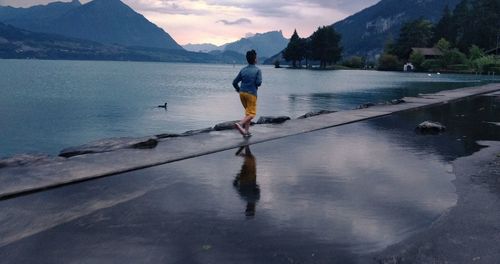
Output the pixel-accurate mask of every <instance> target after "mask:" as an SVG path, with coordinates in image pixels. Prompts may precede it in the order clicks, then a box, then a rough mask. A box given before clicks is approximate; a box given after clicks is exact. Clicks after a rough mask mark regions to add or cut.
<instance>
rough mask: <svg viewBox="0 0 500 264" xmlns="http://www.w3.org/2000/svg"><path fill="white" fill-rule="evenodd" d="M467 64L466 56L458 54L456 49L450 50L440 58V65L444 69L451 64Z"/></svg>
mask: <svg viewBox="0 0 500 264" xmlns="http://www.w3.org/2000/svg"><path fill="white" fill-rule="evenodd" d="M466 62H467V56H465V54H463V53H462V52H460V51H459V50H458V49H456V48H455V49H451V50H448V51H446V52H444V53H443V57H442V58H441V65H442V66H443V67H444V68H445V67H446V66H447V65H451V64H464V63H466Z"/></svg>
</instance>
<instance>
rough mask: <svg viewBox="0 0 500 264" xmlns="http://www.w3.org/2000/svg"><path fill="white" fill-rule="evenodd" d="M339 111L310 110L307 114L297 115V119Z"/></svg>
mask: <svg viewBox="0 0 500 264" xmlns="http://www.w3.org/2000/svg"><path fill="white" fill-rule="evenodd" d="M335 112H337V111H330V110H320V111H316V112H309V113H307V114H305V115H301V116H299V117H297V119H304V118H309V117H312V116H318V115H324V114H331V113H335Z"/></svg>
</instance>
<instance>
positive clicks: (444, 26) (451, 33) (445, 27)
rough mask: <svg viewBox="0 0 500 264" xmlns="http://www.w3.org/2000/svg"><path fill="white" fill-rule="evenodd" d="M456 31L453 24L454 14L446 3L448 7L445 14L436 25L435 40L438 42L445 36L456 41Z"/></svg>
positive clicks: (444, 11)
mask: <svg viewBox="0 0 500 264" xmlns="http://www.w3.org/2000/svg"><path fill="white" fill-rule="evenodd" d="M455 32H456V30H455V27H454V24H453V15H452V13H451V11H450V7H449V6H448V5H446V7H445V8H444V10H443V16H442V17H441V19H440V20H439V22H438V23H437V24H436V26H435V27H434V41H433V42H437V41H439V40H440V39H443V38H444V39H448V40H451V41H453V42H454V41H455V39H456V35H455Z"/></svg>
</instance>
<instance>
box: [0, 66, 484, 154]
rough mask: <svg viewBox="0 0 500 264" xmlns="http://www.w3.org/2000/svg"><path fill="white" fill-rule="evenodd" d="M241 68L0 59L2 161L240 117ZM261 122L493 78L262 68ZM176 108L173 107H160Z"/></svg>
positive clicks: (430, 91)
mask: <svg viewBox="0 0 500 264" xmlns="http://www.w3.org/2000/svg"><path fill="white" fill-rule="evenodd" d="M241 67H242V65H212V64H179V63H148V62H96V61H36V60H0V92H1V96H0V113H1V115H0V157H6V156H12V155H14V154H19V153H48V154H52V155H56V154H57V153H58V152H59V151H60V150H61V149H63V148H65V147H69V146H75V145H80V144H84V143H88V142H90V141H93V140H97V139H102V138H110V137H140V136H148V135H155V134H159V133H179V132H184V131H186V130H192V129H199V128H204V127H210V126H213V125H215V124H216V123H218V122H223V121H228V120H237V119H240V118H241V117H242V115H243V111H242V108H241V105H240V102H239V98H238V96H237V94H236V93H235V92H234V90H233V88H232V86H231V81H232V79H233V78H234V77H235V76H236V74H237V73H238V71H239V69H240V68H241ZM259 67H261V69H262V72H263V79H264V84H263V86H262V87H261V88H260V89H259V105H258V116H261V115H266V116H269V115H287V116H290V117H292V118H295V117H298V116H300V115H302V114H304V113H307V112H310V111H318V110H345V109H352V108H355V107H356V106H357V105H359V104H363V103H367V102H373V103H378V102H384V101H387V100H390V99H396V98H401V97H404V96H415V95H417V94H418V93H432V92H437V91H441V90H445V89H453V88H459V87H465V86H475V85H483V84H484V83H485V82H486V79H487V78H488V77H487V76H473V75H448V74H446V75H445V74H441V75H437V74H432V75H431V76H429V75H427V74H420V73H394V72H376V71H308V70H290V69H274V68H273V67H272V66H262V65H261V66H259ZM165 102H168V110H167V111H165V109H161V108H158V107H157V106H158V105H160V104H164V103H165Z"/></svg>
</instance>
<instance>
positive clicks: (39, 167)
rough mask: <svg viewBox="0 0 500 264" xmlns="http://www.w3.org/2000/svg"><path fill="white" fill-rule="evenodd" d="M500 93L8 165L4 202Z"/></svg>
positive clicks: (490, 88) (0, 182)
mask: <svg viewBox="0 0 500 264" xmlns="http://www.w3.org/2000/svg"><path fill="white" fill-rule="evenodd" d="M498 91H500V84H489V85H485V86H481V87H470V88H461V89H456V90H448V91H442V92H439V93H436V94H425V95H421V96H420V97H409V98H403V99H404V100H405V101H406V103H402V104H397V105H377V106H373V107H370V108H365V109H357V110H349V111H341V112H336V113H331V114H325V115H320V116H314V117H310V118H307V119H296V120H290V121H288V122H286V123H283V124H280V125H258V126H254V127H253V128H252V131H253V134H254V136H253V137H252V138H250V139H243V138H242V137H241V135H240V134H239V133H238V132H237V131H235V130H229V131H213V132H210V133H201V134H197V135H193V136H189V137H173V138H167V139H163V140H160V142H159V143H158V145H157V146H156V147H155V148H152V149H120V150H115V151H111V152H105V153H96V154H86V155H80V156H75V157H71V158H67V159H64V158H54V159H51V160H48V161H44V162H38V163H33V164H28V165H24V166H14V167H5V168H1V169H0V200H2V199H9V198H12V197H16V196H22V195H25V194H29V193H32V192H37V191H40V190H44V189H50V188H55V187H59V186H62V185H67V184H72V183H78V182H82V181H86V180H91V179H96V178H101V177H106V176H112V175H117V174H120V173H123V172H128V171H133V170H139V169H144V168H148V167H152V166H157V165H161V164H166V163H170V162H175V161H179V160H183V159H188V158H193V157H198V156H202V155H207V154H211V153H215V152H219V151H224V150H228V149H232V148H237V147H240V146H244V145H249V144H256V143H261V142H265V141H269V140H274V139H279V138H283V137H287V136H292V135H297V134H302V133H307V132H312V131H316V130H320V129H326V128H331V127H335V126H340V125H345V124H349V123H353V122H358V121H362V120H366V119H371V118H377V117H381V116H385V115H390V114H393V113H396V112H401V111H409V110H417V109H420V108H423V107H430V106H433V105H437V104H445V103H448V102H450V101H455V100H460V99H464V98H467V97H472V96H478V95H482V94H488V93H494V92H498ZM117 177H118V176H117Z"/></svg>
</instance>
